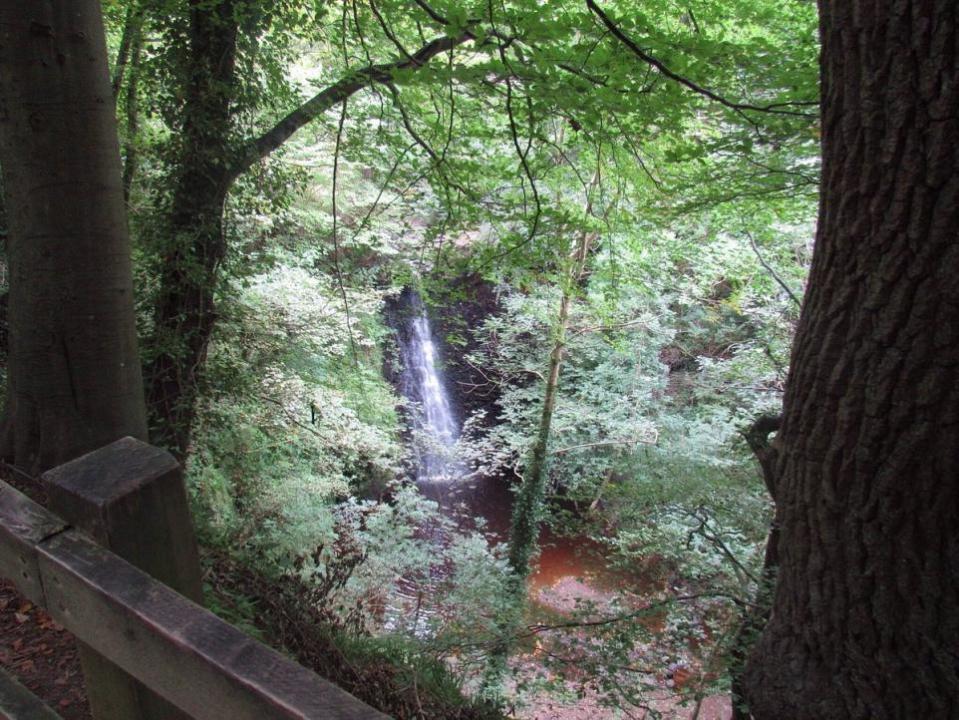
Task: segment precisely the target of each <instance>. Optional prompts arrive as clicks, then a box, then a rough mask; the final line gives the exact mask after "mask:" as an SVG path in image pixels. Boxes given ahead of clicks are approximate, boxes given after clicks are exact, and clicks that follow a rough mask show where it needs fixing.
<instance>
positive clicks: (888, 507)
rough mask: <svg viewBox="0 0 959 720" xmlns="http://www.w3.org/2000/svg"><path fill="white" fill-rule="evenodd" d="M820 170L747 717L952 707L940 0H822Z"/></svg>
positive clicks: (957, 173)
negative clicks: (771, 591) (771, 563)
mask: <svg viewBox="0 0 959 720" xmlns="http://www.w3.org/2000/svg"><path fill="white" fill-rule="evenodd" d="M820 10H821V35H822V43H823V48H822V82H823V101H822V118H823V127H822V145H823V173H824V175H823V187H822V205H821V209H820V217H819V230H818V236H817V243H816V250H815V254H814V259H813V267H812V272H811V277H810V282H809V291H808V294H807V299H806V304H805V307H804V308H803V312H802V317H801V320H800V324H799V328H798V333H797V337H796V343H795V346H794V350H793V357H792V371H791V375H790V378H789V382H788V389H787V394H786V399H785V410H784V418H783V426H782V430H781V432H780V434H779V436H778V440H777V444H778V446H779V454H778V459H777V465H776V477H777V483H778V487H777V489H776V490H777V494H776V501H777V520H778V525H779V528H780V541H779V547H778V555H779V574H778V583H777V587H776V591H775V598H774V604H773V610H772V615H771V617H770V620H769V623H768V625H767V626H766V628H765V630H764V632H763V633H762V636H761V637H760V639H759V641H758V643H757V645H756V647H755V648H754V650H753V652H752V656H751V659H750V662H749V664H748V667H747V672H746V696H747V699H748V702H749V707H750V711H751V713H752V714H753V716H754V717H755V718H757V719H758V720H773V719H776V720H780V719H783V718H788V719H789V720H804V719H807V718H808V720H833V719H835V720H840V719H841V720H859V719H861V720H866V719H867V718H869V719H870V720H886V719H888V720H892V719H893V718H954V717H959V533H957V532H956V516H957V515H959V432H957V429H959V242H957V227H959V110H957V109H959V34H957V29H956V24H957V19H959V5H957V3H956V2H955V0H841V1H840V0H822V2H821V3H820Z"/></svg>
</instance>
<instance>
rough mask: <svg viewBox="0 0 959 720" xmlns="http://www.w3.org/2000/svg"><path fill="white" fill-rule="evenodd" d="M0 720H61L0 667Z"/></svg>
mask: <svg viewBox="0 0 959 720" xmlns="http://www.w3.org/2000/svg"><path fill="white" fill-rule="evenodd" d="M0 720H62V718H61V717H60V716H59V715H57V714H56V713H55V712H53V710H51V709H50V708H49V707H48V706H47V705H45V704H44V703H43V702H42V701H41V700H40V698H38V697H37V696H36V695H34V694H33V693H32V692H30V691H29V690H27V689H26V688H25V687H24V686H23V685H21V684H20V683H19V682H17V680H16V678H15V677H13V676H12V675H10V674H9V673H7V671H6V670H4V669H3V668H2V667H0Z"/></svg>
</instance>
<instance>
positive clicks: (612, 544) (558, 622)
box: [105, 0, 818, 717]
mask: <svg viewBox="0 0 959 720" xmlns="http://www.w3.org/2000/svg"><path fill="white" fill-rule="evenodd" d="M105 12H106V17H107V20H108V29H109V30H110V31H111V33H112V35H111V42H112V44H113V49H114V50H115V52H116V53H117V62H116V67H115V72H116V90H117V99H118V113H119V115H120V118H121V128H122V134H123V137H122V146H123V152H124V159H125V163H126V167H125V169H126V175H125V180H126V181H127V189H128V193H129V209H130V215H131V222H132V227H133V229H134V239H135V245H136V257H137V268H136V272H137V280H138V287H139V296H138V301H139V303H140V324H141V335H142V337H143V339H144V340H143V352H144V356H145V364H146V367H147V373H146V374H147V378H146V380H147V383H148V386H149V387H148V398H149V399H150V400H151V406H152V411H153V432H154V436H155V438H157V439H158V441H162V442H166V443H167V444H168V445H169V446H170V447H171V448H174V449H176V450H177V451H178V452H179V453H180V454H181V456H183V457H184V458H185V459H186V460H187V463H188V468H189V478H190V488H191V492H192V497H193V500H194V511H195V515H196V519H197V522H198V525H199V528H200V531H201V537H202V538H203V541H204V543H205V544H206V546H207V547H208V548H210V549H211V554H210V558H211V560H210V562H211V563H214V564H217V563H223V562H224V560H223V558H224V557H225V556H229V557H231V558H232V560H230V561H229V562H235V561H239V562H240V563H241V564H244V565H245V566H247V567H249V568H252V569H254V570H255V572H256V573H260V574H262V575H264V576H266V577H272V578H275V579H277V581H279V580H280V579H282V582H284V583H294V584H295V586H296V587H299V588H302V592H303V593H304V594H303V597H308V598H309V602H310V607H311V608H313V610H315V614H314V615H311V616H310V618H308V620H309V621H310V622H314V621H317V618H320V620H321V621H322V622H323V623H324V624H326V625H327V626H328V627H329V628H332V630H333V632H335V633H337V634H338V636H339V637H341V638H342V640H341V642H342V643H343V644H344V647H346V646H349V645H350V643H358V642H361V643H363V648H364V649H363V653H366V652H367V648H368V647H379V648H380V649H381V650H382V651H383V652H384V653H385V656H386V657H389V658H390V662H399V663H400V664H404V663H405V664H407V665H410V666H419V667H422V668H424V672H429V673H436V672H440V674H447V675H449V676H452V677H454V678H455V683H453V684H454V685H455V687H456V688H457V692H460V691H461V692H462V693H464V694H465V695H466V696H470V695H475V694H477V693H478V692H479V691H480V685H481V684H482V683H483V682H486V683H488V682H489V678H490V677H491V676H490V675H489V673H488V672H486V671H487V670H488V661H489V658H490V656H495V655H496V654H497V653H498V652H501V651H502V650H503V648H504V647H508V648H509V649H510V650H511V651H512V656H513V661H512V662H511V664H510V667H511V669H512V671H513V673H512V675H511V676H510V677H509V678H506V677H501V678H499V679H498V680H497V682H498V683H500V684H501V687H499V688H498V690H497V692H495V693H492V694H490V693H489V692H487V691H488V690H489V688H488V687H484V688H483V694H484V695H486V696H492V697H494V698H497V699H498V701H499V702H503V703H506V704H508V705H519V706H523V705H524V704H526V705H532V707H534V708H535V707H537V706H538V705H540V704H542V703H543V702H545V700H544V698H546V697H553V698H554V699H556V698H563V697H566V698H567V699H569V697H570V696H571V697H572V698H573V702H581V701H582V698H583V697H588V698H589V699H590V700H591V701H592V702H595V703H598V704H600V705H612V706H615V707H621V708H629V707H651V708H652V709H654V710H656V709H657V708H658V709H659V710H660V711H662V712H669V711H670V710H669V708H671V707H672V706H670V705H669V703H668V701H667V700H665V699H664V698H665V697H666V696H667V695H669V694H670V693H672V692H676V693H678V694H679V695H680V696H683V697H687V698H692V699H694V700H697V701H700V700H701V699H702V698H703V697H704V696H705V695H707V694H709V693H712V692H718V691H721V690H722V689H723V688H724V687H725V683H726V680H725V677H726V675H725V670H726V661H725V658H726V657H727V656H728V653H729V652H730V650H731V648H732V645H733V638H734V636H735V634H736V630H737V628H738V627H739V623H740V622H741V620H742V618H743V616H744V614H745V613H746V612H747V610H748V608H749V607H750V606H751V605H752V602H753V599H754V597H755V594H756V592H757V590H758V589H759V587H758V586H759V578H760V576H761V575H762V564H763V547H764V541H765V535H766V531H767V527H768V521H769V513H770V501H769V498H768V495H767V493H766V489H765V487H764V485H763V482H762V479H761V477H760V473H759V471H758V468H757V466H756V463H755V459H754V458H753V457H752V455H751V453H750V450H749V448H748V446H747V444H746V442H745V441H744V440H743V437H742V432H743V431H744V430H746V428H748V427H749V425H750V424H751V423H752V422H753V421H754V419H755V418H756V417H758V416H760V415H763V414H769V413H773V414H775V413H776V412H777V410H778V407H779V404H780V401H781V392H782V389H783V383H784V380H785V373H786V370H787V363H788V356H789V345H790V340H791V334H792V332H793V329H794V324H795V321H796V319H797V317H798V304H799V300H800V298H801V296H802V289H803V284H804V279H805V273H806V269H807V265H808V261H809V256H810V252H811V237H812V235H813V227H812V216H813V211H814V206H815V199H816V198H815V192H816V188H817V185H818V159H817V152H818V138H817V128H816V114H815V104H816V98H817V88H816V85H815V60H816V53H817V47H816V43H815V23H816V17H815V8H814V7H812V5H811V4H810V3H808V2H805V1H804V0H789V1H788V2H777V3H771V2H769V3H767V2H758V3H757V2H738V1H737V0H723V1H722V2H718V1H713V0H697V1H696V2H692V3H672V2H667V3H659V4H657V5H656V6H655V7H652V6H649V7H644V8H637V7H636V4H635V3H627V2H610V3H605V4H603V5H602V6H600V5H599V4H597V3H594V2H591V1H590V2H586V3H578V2H576V3H574V2H565V1H564V2H555V3H552V2H551V3H548V4H543V3H536V2H527V1H526V0H510V1H509V2H500V3H465V4H464V3H459V2H437V3H429V4H428V3H426V2H419V1H418V0H417V1H415V2H400V1H394V0H381V1H380V2H369V3H355V2H351V3H346V2H343V3H330V4H323V3H318V2H305V1H302V2H301V1H299V0H289V1H288V2H281V3H269V4H267V3H262V2H256V1H255V0H215V1H214V2H203V3H199V2H196V3H194V2H181V1H179V0H123V1H121V0H114V1H113V2H108V3H105ZM464 278H470V282H471V283H473V285H470V287H474V288H475V287H481V288H482V289H483V297H482V298H480V297H478V296H470V295H469V293H467V294H466V295H463V294H462V293H461V292H460V291H458V290H457V288H459V287H461V286H462V282H463V279H464ZM404 287H415V288H416V289H417V290H418V292H420V293H421V294H422V295H423V296H424V297H425V298H426V299H427V304H428V306H429V307H430V308H431V314H432V316H433V319H434V321H435V323H434V326H435V327H443V329H444V332H443V333H439V331H437V332H436V334H437V335H438V336H439V335H442V337H437V341H438V343H439V345H440V347H441V350H442V353H443V355H444V356H445V358H446V360H447V363H446V364H447V366H448V369H449V370H450V372H451V373H452V374H454V375H455V377H456V381H455V383H453V386H454V389H455V391H454V395H455V396H457V398H456V399H457V404H458V406H459V407H460V408H461V409H462V410H464V413H463V417H462V420H463V421H464V430H463V435H462V437H461V439H460V442H459V444H458V451H459V453H460V457H461V460H462V463H463V468H464V471H463V474H464V477H463V479H462V482H464V483H466V482H475V481H476V480H477V479H480V478H499V479H501V480H502V481H503V482H506V483H508V484H511V485H512V486H513V487H515V488H522V487H523V485H524V482H526V481H527V478H528V476H529V475H530V472H529V471H530V462H531V457H533V456H534V455H535V454H531V453H533V450H534V448H535V446H536V443H537V438H541V439H542V438H545V440H544V442H545V445H544V448H545V450H544V452H545V455H544V458H545V460H544V462H543V463H542V471H543V477H544V478H545V493H544V494H543V496H542V498H541V499H542V502H540V498H539V496H538V495H537V497H536V501H535V503H533V505H532V506H531V508H532V509H531V511H530V512H531V516H532V518H533V522H534V527H536V526H537V525H536V524H537V523H540V522H542V523H544V524H545V525H546V526H548V528H549V532H550V537H554V538H563V537H567V538H573V539H574V541H573V542H574V544H576V543H579V544H581V545H583V546H584V547H587V546H588V547H594V546H596V547H600V548H601V549H602V553H603V554H604V555H605V559H604V560H603V561H602V562H601V563H599V565H601V566H602V569H601V573H603V574H609V573H612V574H614V575H615V577H616V578H618V580H617V581H616V583H614V584H615V585H616V591H615V592H612V591H610V592H606V591H604V592H602V593H600V594H599V597H594V596H589V597H585V598H584V597H575V596H573V595H571V596H570V597H568V598H566V600H565V601H564V603H561V604H560V605H561V607H557V606H556V605H555V604H553V605H552V606H551V605H550V603H548V602H539V601H538V599H537V596H536V595H535V594H532V595H531V596H530V597H531V598H532V599H533V600H535V601H536V602H533V603H530V604H529V605H528V606H527V603H526V599H525V590H524V593H523V595H524V597H523V598H522V599H520V600H518V599H517V597H516V595H515V592H513V591H512V590H511V588H514V587H515V583H516V577H515V571H516V568H515V566H514V567H511V565H510V563H509V561H508V558H509V555H510V553H509V551H508V547H507V546H508V542H509V538H508V537H506V536H504V534H502V532H500V533H499V534H495V533H492V534H491V533H487V532H484V528H483V521H482V520H480V521H478V522H477V521H476V519H475V518H474V521H473V522H465V523H464V522H463V521H462V518H459V517H457V516H456V515H455V514H453V513H451V512H450V508H449V507H447V506H445V505H444V503H443V502H442V499H440V501H439V502H436V499H435V498H434V499H427V498H425V497H424V496H423V494H422V493H421V492H420V491H419V490H418V489H417V487H416V486H415V484H414V483H411V482H410V477H411V475H410V469H411V466H412V463H413V461H414V459H413V457H412V456H411V454H410V452H409V443H408V440H409V435H410V432H411V428H410V427H409V420H410V417H411V413H409V412H407V410H408V407H407V400H406V399H405V398H403V397H401V396H400V394H399V391H398V387H397V386H396V385H395V383H391V379H395V378H393V377H392V375H391V368H393V369H395V368H396V364H397V352H396V346H395V335H394V331H395V330H396V328H395V327H390V325H389V313H387V312H386V307H387V305H388V304H389V303H390V302H394V301H395V299H396V298H397V297H398V296H399V293H400V292H401V290H402V289H403V288H404ZM458 292H459V294H458ZM561 305H565V306H567V310H568V312H567V313H566V314H564V315H559V314H558V313H559V308H560V306H561ZM454 308H468V309H469V315H470V317H472V318H475V319H477V321H476V322H471V323H467V322H463V321H460V322H457V319H456V317H455V315H456V312H455V310H454ZM558 317H561V318H562V321H561V322H559V321H558V320H557V318H558ZM556 348H559V354H560V356H561V357H562V360H563V366H562V370H561V374H558V378H559V379H558V385H557V392H556V402H555V409H554V410H553V412H552V415H551V424H547V425H546V426H545V427H546V432H545V435H544V434H543V427H544V426H543V422H542V410H543V404H544V387H545V386H546V384H547V379H546V375H547V372H548V367H549V365H550V357H551V354H555V352H556ZM536 472H537V473H538V472H539V468H537V471H536ZM514 526H515V522H514ZM514 540H515V538H514ZM213 549H215V552H213ZM535 550H536V548H533V551H534V552H533V555H534V557H535ZM224 553H225V555H224ZM213 575H214V577H216V573H215V572H214V573H213ZM520 582H521V584H522V587H524V588H525V584H523V581H522V579H520ZM587 584H588V583H587ZM211 590H212V592H214V594H217V593H219V597H220V599H219V601H218V602H219V606H220V607H221V609H224V608H225V611H228V612H229V613H231V617H232V618H233V619H237V616H243V615H246V620H247V621H250V622H252V621H253V619H254V618H253V615H254V613H253V612H252V610H250V606H248V605H245V604H244V602H243V601H242V600H241V599H239V598H238V595H242V593H243V590H242V588H239V589H238V588H236V587H231V588H229V589H228V591H227V590H225V589H224V588H223V587H214V588H212V589H211ZM250 592H251V593H252V592H253V591H252V590H250ZM224 593H225V594H224ZM244 608H246V610H244ZM517 613H518V615H517ZM504 617H509V618H512V619H511V620H510V621H509V622H504V621H503V618H504ZM517 618H518V621H517V620H516V619H517ZM650 618H653V619H652V620H650ZM640 620H642V622H640ZM305 621H306V620H305ZM504 628H505V629H506V630H508V634H509V635H510V636H511V639H510V642H509V643H507V644H506V645H504V642H503V634H504ZM398 648H399V649H398ZM437 668H439V670H438V669H437ZM637 668H639V669H637ZM684 672H685V673H686V676H690V675H691V676H694V678H695V679H694V680H689V679H688V677H685V679H684V680H683V681H679V680H678V679H676V680H675V681H674V678H679V677H680V676H681V675H683V673H684ZM484 678H485V681H484ZM443 682H445V683H448V682H449V677H447V678H446V680H444V681H443ZM440 686H442V687H446V688H448V687H449V685H448V684H447V685H443V683H439V684H437V687H440ZM438 692H440V691H438ZM443 692H445V690H444V691H443ZM664 693H665V695H664ZM462 702H464V703H466V702H467V701H465V700H464V701H462ZM664 703H665V704H664ZM463 707H466V705H464V706H463ZM476 707H479V706H476ZM444 712H449V710H448V709H447V710H445V711H444ZM450 716H452V715H450ZM464 717H465V715H464Z"/></svg>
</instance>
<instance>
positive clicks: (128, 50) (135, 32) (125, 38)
mask: <svg viewBox="0 0 959 720" xmlns="http://www.w3.org/2000/svg"><path fill="white" fill-rule="evenodd" d="M145 9H146V8H145V6H144V4H143V3H142V2H138V1H137V0H134V1H133V2H131V3H130V6H129V7H128V8H127V15H126V18H125V19H124V21H123V35H121V36H120V47H119V48H118V49H117V60H116V62H115V63H114V64H113V80H112V81H111V83H110V85H111V87H112V88H113V97H114V99H117V98H119V97H120V87H121V86H122V85H123V75H124V73H125V72H126V68H127V63H128V62H130V61H132V60H133V59H135V58H136V53H137V52H139V50H137V49H136V48H138V46H139V44H140V34H141V32H142V28H143V15H144V11H145Z"/></svg>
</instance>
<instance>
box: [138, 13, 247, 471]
mask: <svg viewBox="0 0 959 720" xmlns="http://www.w3.org/2000/svg"><path fill="white" fill-rule="evenodd" d="M236 5H237V3H236V2H232V1H231V0H220V1H219V2H214V3H212V4H211V3H203V2H192V3H191V9H190V43H189V48H188V52H187V58H186V62H185V67H184V69H183V75H184V78H185V82H186V99H185V104H184V112H183V126H182V130H181V134H182V136H181V137H180V138H179V140H178V153H177V165H176V168H175V175H174V187H173V192H172V197H171V201H170V208H169V214H168V216H167V217H168V220H167V222H168V227H167V228H165V232H166V236H165V237H163V238H162V239H161V241H162V243H163V244H162V245H161V247H160V248H159V252H158V255H159V260H160V264H159V267H158V271H159V276H160V284H159V293H158V296H157V300H156V305H155V311H154V331H153V336H152V338H151V340H150V345H149V347H150V350H151V354H152V357H151V358H150V359H149V361H148V362H147V365H146V380H147V403H148V406H149V409H150V414H151V424H152V426H151V431H152V434H153V436H154V441H155V442H157V443H158V444H161V445H164V446H166V447H168V448H170V449H171V450H174V451H175V452H178V453H179V454H180V455H181V456H182V455H184V454H186V452H187V448H188V446H189V441H190V431H191V428H192V425H193V418H194V413H195V407H196V396H197V391H198V387H197V383H198V381H199V379H200V376H201V371H202V368H203V365H204V362H205V359H206V350H207V346H208V345H209V342H210V335H211V334H212V332H213V327H214V324H215V320H216V308H215V304H214V301H215V297H216V293H217V286H218V283H219V281H220V264H221V263H222V262H223V259H224V257H225V256H226V252H227V246H226V238H225V237H224V232H223V207H224V204H225V202H226V196H227V193H228V192H229V189H230V185H231V184H232V183H233V181H234V177H235V176H234V175H233V174H232V172H231V170H230V164H231V162H230V161H231V159H232V157H233V154H234V152H235V150H234V148H233V146H232V145H231V143H230V137H231V133H232V131H233V123H232V117H231V110H230V106H231V101H232V99H233V94H234V92H235V90H236V88H235V78H234V72H235V64H236V56H237V34H238V23H237V19H236V15H237V8H236V7H235V6H236Z"/></svg>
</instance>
